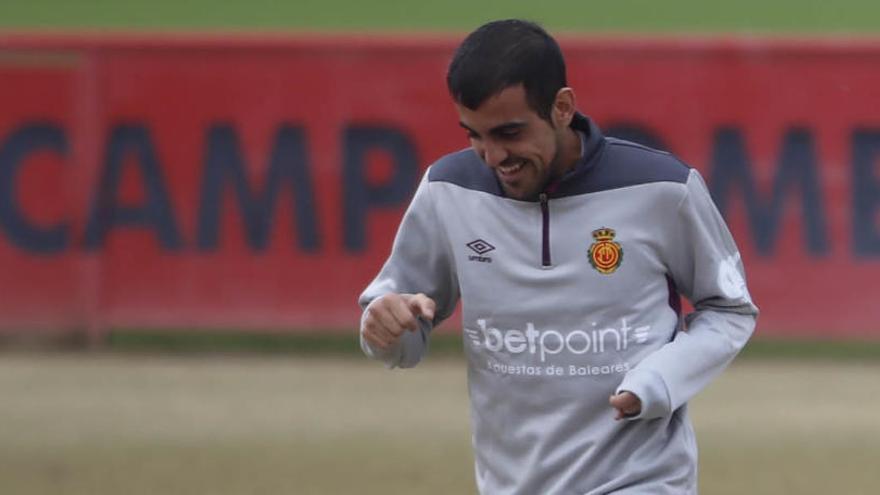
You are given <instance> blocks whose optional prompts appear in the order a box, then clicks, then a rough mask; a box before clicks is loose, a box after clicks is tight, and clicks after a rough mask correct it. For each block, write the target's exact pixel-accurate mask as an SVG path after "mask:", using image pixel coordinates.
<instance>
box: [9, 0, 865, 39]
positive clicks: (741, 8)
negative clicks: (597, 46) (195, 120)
mask: <svg viewBox="0 0 880 495" xmlns="http://www.w3.org/2000/svg"><path fill="white" fill-rule="evenodd" d="M506 17H524V18H528V19H533V20H536V21H539V22H541V23H543V24H544V25H546V26H547V27H548V28H550V29H552V30H554V31H575V32H608V31H614V32H620V31H626V32H645V31H651V32H665V33H669V32H688V33H705V32H718V31H723V32H736V33H877V32H878V29H880V3H878V2H876V1H869V0H840V1H837V2H828V1H820V0H775V1H769V2H768V1H764V0H742V1H740V2H705V1H701V0H677V1H676V0H673V1H667V2H656V1H649V0H619V1H616V2H595V1H592V2H591V1H583V0H550V1H545V2H536V1H534V0H487V1H483V2H473V1H469V0H448V1H446V2H410V1H403V0H384V1H375V2H365V1H358V0H298V1H287V0H249V1H244V0H233V1H228V2H216V1H213V0H176V1H169V0H150V1H147V0H91V1H69V0H30V1H12V0H4V1H3V2H2V3H0V28H25V27H26V28H43V29H45V28H49V29H56V28H117V29H151V30H152V29H201V30H211V29H234V30H238V29H242V30H312V31H314V30H359V31H363V30H371V31H374V30H383V31H384V30H396V31H425V30H429V31H467V30H470V29H472V28H474V27H476V26H477V25H479V24H481V23H483V22H485V21H486V20H489V19H497V18H506Z"/></svg>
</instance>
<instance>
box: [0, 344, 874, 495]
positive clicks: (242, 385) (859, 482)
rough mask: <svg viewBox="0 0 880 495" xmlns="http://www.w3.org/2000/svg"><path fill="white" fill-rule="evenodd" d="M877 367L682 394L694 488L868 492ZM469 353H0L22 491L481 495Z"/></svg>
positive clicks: (0, 420)
mask: <svg viewBox="0 0 880 495" xmlns="http://www.w3.org/2000/svg"><path fill="white" fill-rule="evenodd" d="M878 373H880V364H877V363H874V364H868V363H852V362H843V363H841V362H813V363H803V362H796V361H783V362H775V363H768V362H765V361H756V360H744V361H741V362H739V363H737V364H735V365H734V366H732V367H731V368H730V369H729V370H727V371H726V372H725V373H724V374H722V375H721V377H720V378H719V379H717V380H716V381H715V382H713V383H712V384H711V385H710V386H709V388H708V389H706V390H705V391H703V393H701V394H700V395H699V396H698V397H697V399H696V400H694V401H692V403H691V416H692V418H693V421H694V424H695V428H696V431H697V439H698V441H699V446H700V465H701V468H700V485H701V490H700V492H701V493H706V494H713V495H728V494H729V495H741V494H750V495H769V494H783V493H797V494H799V495H819V494H823V495H824V494H829V493H835V494H838V493H840V494H847V495H860V494H864V495H867V494H873V493H876V487H877V486H880V472H878V470H877V469H876V460H877V459H878V458H880V422H878V421H877V417H878V416H880V396H877V394H871V393H870V391H871V390H874V389H875V388H876V377H877V376H878ZM465 380H466V372H465V363H464V361H463V360H461V359H433V360H429V361H427V362H425V363H422V364H421V365H420V366H419V367H417V368H416V369H413V370H403V371H401V370H394V371H388V370H386V369H384V368H383V367H382V366H380V365H379V364H378V363H375V362H370V361H368V360H366V359H349V358H322V359H315V358H299V357H295V356H266V355H259V356H256V355H250V356H237V357H229V356H216V355H215V356H202V357H198V358H195V357H192V356H187V357H170V356H163V357H157V356H130V355H129V356H120V355H118V354H112V355H108V354H77V355H70V354H19V353H12V354H10V353H6V354H4V355H2V359H0V396H2V397H3V402H2V405H0V424H2V425H3V427H2V428H0V486H2V492H3V493H11V494H16V495H36V494H49V493H52V494H55V493H58V494H66V495H79V494H89V495H104V494H108V495H109V494H119V493H125V494H127V495H140V494H144V495H146V494H150V495H152V494H157V493H161V494H163V495H177V494H180V495H184V494H186V495H190V494H194V493H210V494H212V495H232V494H242V493H296V494H305V495H311V494H315V495H326V494H348V493H358V494H362V495H372V494H382V495H394V494H419V495H434V494H437V495H439V494H451V493H455V494H466V493H474V485H473V483H474V481H473V465H472V455H471V451H470V433H469V426H468V405H467V395H466V385H465Z"/></svg>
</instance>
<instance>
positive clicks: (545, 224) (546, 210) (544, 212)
mask: <svg viewBox="0 0 880 495" xmlns="http://www.w3.org/2000/svg"><path fill="white" fill-rule="evenodd" d="M539 198H540V200H541V220H542V221H541V268H544V269H547V268H551V267H552V266H553V264H552V263H551V261H550V204H549V203H548V202H547V193H541V195H540V196H539Z"/></svg>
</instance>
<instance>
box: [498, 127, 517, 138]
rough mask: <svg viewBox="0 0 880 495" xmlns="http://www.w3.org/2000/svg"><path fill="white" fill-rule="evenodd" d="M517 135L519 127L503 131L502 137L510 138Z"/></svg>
mask: <svg viewBox="0 0 880 495" xmlns="http://www.w3.org/2000/svg"><path fill="white" fill-rule="evenodd" d="M517 136H519V129H507V130H504V131H501V137H503V138H508V139H510V138H515V137H517Z"/></svg>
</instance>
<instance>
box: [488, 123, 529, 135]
mask: <svg viewBox="0 0 880 495" xmlns="http://www.w3.org/2000/svg"><path fill="white" fill-rule="evenodd" d="M525 126H526V123H525V122H520V121H514V122H506V123H504V124H501V125H499V126H495V127H493V128H491V129H489V133H490V134H504V133H505V132H510V131H515V130H517V129H521V128H523V127H525Z"/></svg>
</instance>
